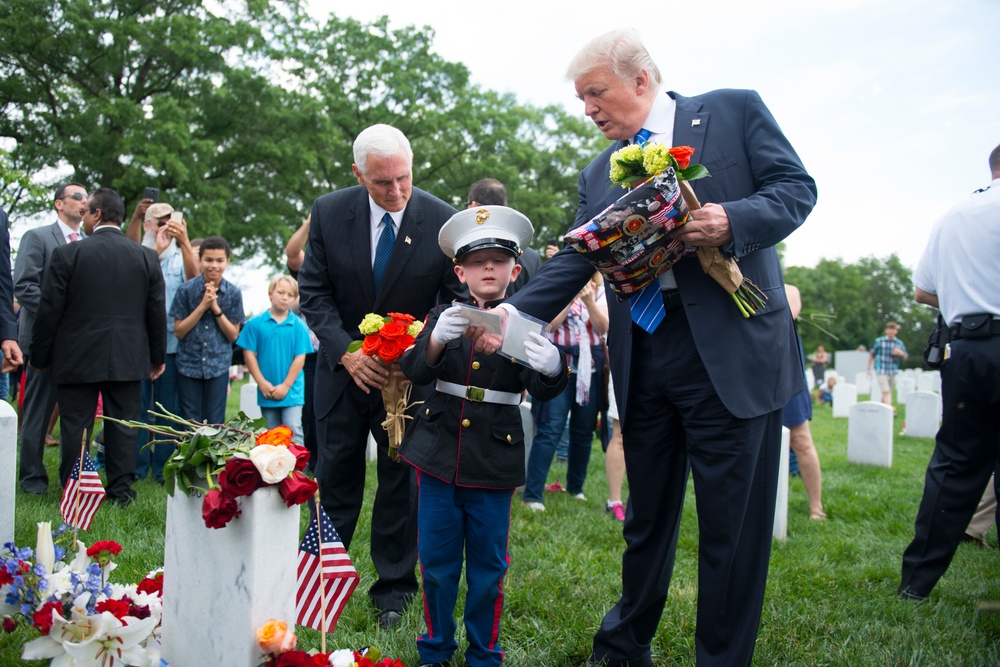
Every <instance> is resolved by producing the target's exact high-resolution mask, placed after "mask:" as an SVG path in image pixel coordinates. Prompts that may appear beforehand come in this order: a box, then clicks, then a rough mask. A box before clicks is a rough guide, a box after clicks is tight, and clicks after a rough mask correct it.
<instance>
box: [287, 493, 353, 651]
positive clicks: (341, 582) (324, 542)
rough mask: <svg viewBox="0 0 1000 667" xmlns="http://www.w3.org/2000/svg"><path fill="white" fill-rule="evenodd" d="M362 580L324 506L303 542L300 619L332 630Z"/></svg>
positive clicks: (297, 599) (297, 605)
mask: <svg viewBox="0 0 1000 667" xmlns="http://www.w3.org/2000/svg"><path fill="white" fill-rule="evenodd" d="M358 580H359V577H358V572H357V570H355V569H354V565H353V564H352V563H351V559H350V558H349V557H348V556H347V550H346V549H345V548H344V543H343V542H341V541H340V535H338V534H337V530H336V528H334V527H333V523H332V522H331V521H330V517H328V516H327V515H326V512H325V511H323V507H322V506H320V507H319V508H318V510H317V512H316V513H315V514H314V515H313V518H312V520H311V521H310V522H309V528H307V529H306V534H305V537H303V538H302V543H301V544H300V545H299V565H298V577H297V584H298V585H297V590H296V592H295V614H296V623H298V624H299V625H305V626H307V627H310V628H312V629H314V630H318V631H320V632H324V633H325V632H332V631H333V629H334V628H335V627H336V626H337V620H338V619H339V618H340V613H341V612H342V611H343V610H344V607H345V606H346V605H347V601H348V600H349V599H350V598H351V594H352V593H354V589H355V588H356V587H357V585H358ZM324 619H325V622H324ZM324 626H325V627H324Z"/></svg>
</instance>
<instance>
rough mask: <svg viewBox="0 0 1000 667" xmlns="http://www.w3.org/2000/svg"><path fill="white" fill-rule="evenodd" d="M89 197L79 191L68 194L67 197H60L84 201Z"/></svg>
mask: <svg viewBox="0 0 1000 667" xmlns="http://www.w3.org/2000/svg"><path fill="white" fill-rule="evenodd" d="M86 198H87V195H85V194H81V193H79V192H74V193H73V194H71V195H66V196H65V197H60V199H75V200H77V201H83V200H84V199H86Z"/></svg>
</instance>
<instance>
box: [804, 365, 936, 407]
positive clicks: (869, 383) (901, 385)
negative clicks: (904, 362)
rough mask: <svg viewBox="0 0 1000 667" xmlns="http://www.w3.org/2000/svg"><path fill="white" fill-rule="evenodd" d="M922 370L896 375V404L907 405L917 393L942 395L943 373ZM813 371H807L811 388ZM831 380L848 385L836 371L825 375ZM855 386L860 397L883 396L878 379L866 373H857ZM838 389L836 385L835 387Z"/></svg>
mask: <svg viewBox="0 0 1000 667" xmlns="http://www.w3.org/2000/svg"><path fill="white" fill-rule="evenodd" d="M919 371H920V369H916V370H914V369H912V368H911V369H907V370H905V371H900V372H899V374H898V375H896V378H895V381H894V383H893V384H894V387H895V390H896V402H897V403H899V404H900V405H903V404H905V403H906V397H907V396H909V395H910V394H911V393H913V392H915V391H933V392H935V393H938V394H940V393H941V371H925V372H919ZM812 377H813V374H812V369H811V368H810V369H807V370H806V381H807V382H808V383H809V384H808V386H809V387H813V386H815V384H814V383H813V380H812ZM830 378H836V380H837V384H838V385H842V384H845V383H847V378H845V377H844V376H843V375H839V374H838V373H837V371H836V370H828V371H826V373H825V374H824V377H823V382H824V383H826V381H827V380H829V379H830ZM853 384H854V386H855V387H856V388H857V394H858V396H876V397H878V396H881V395H882V390H881V389H880V388H879V386H878V377H877V376H875V375H874V374H869V373H867V372H865V371H861V372H858V373H855V375H854V383H853ZM835 387H836V385H835Z"/></svg>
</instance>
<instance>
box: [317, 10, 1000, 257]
mask: <svg viewBox="0 0 1000 667" xmlns="http://www.w3.org/2000/svg"><path fill="white" fill-rule="evenodd" d="M309 6H310V8H311V12H312V13H313V14H314V15H315V16H317V17H326V16H328V15H329V14H330V13H331V12H333V13H335V14H337V15H338V16H340V17H347V16H350V17H354V18H356V19H359V20H361V21H364V22H369V21H372V20H374V19H375V18H377V17H379V16H381V15H388V16H389V17H390V27H392V28H400V27H403V26H405V25H418V26H424V25H428V26H431V27H432V28H433V29H434V31H435V32H436V38H435V41H434V49H435V51H436V52H437V53H439V54H440V55H441V56H443V57H444V58H446V59H448V60H451V61H458V62H462V63H464V64H465V65H466V66H467V67H468V68H469V70H470V72H471V73H472V77H473V80H474V81H475V82H476V83H478V84H480V85H481V86H483V87H486V88H490V89H493V90H499V91H504V92H508V91H509V92H512V93H514V94H516V95H517V96H518V98H519V99H520V100H521V101H522V102H528V103H532V104H537V105H544V104H549V103H559V104H562V105H564V106H565V107H566V108H567V109H568V110H569V111H570V112H572V113H575V114H579V115H580V116H581V117H582V116H583V106H582V104H581V103H580V102H579V101H578V100H577V99H576V97H575V92H574V90H573V86H572V84H571V83H570V82H568V81H566V80H565V78H564V73H565V70H566V65H567V64H568V62H569V60H570V58H571V57H572V56H573V55H574V54H575V53H576V51H577V50H578V49H579V48H580V47H581V46H583V44H585V43H586V42H587V41H588V40H590V39H591V38H593V37H595V36H596V35H598V34H600V33H602V32H605V31H607V30H611V29H614V28H619V27H634V28H636V29H637V30H638V31H639V34H640V35H641V36H642V38H643V41H644V42H645V44H646V46H647V48H649V50H650V52H651V54H652V55H653V58H654V59H655V60H656V62H657V64H658V65H659V67H660V70H661V71H662V73H663V76H664V84H665V86H666V88H667V89H669V90H676V91H677V92H679V93H682V94H684V95H695V94H698V93H702V92H706V91H709V90H714V89H716V88H753V89H755V90H757V91H758V92H759V93H760V94H761V96H762V97H763V99H764V102H765V103H766V104H767V105H768V107H769V108H770V109H771V112H772V113H773V114H774V116H775V118H776V119H777V120H778V123H779V124H780V125H781V127H782V129H783V130H784V132H785V134H786V135H787V136H788V138H789V140H790V141H791V142H792V145H793V146H794V147H795V149H796V150H797V151H798V153H799V156H800V157H801V158H802V161H803V163H804V164H805V166H806V169H807V170H808V171H809V173H810V174H811V175H812V176H813V178H815V179H816V183H817V187H818V188H819V201H818V204H817V206H816V208H815V210H814V211H813V214H812V215H811V216H810V218H809V219H808V220H807V221H806V223H805V225H803V227H802V228H801V229H800V230H799V231H797V232H796V233H795V234H793V235H792V236H791V237H789V238H788V240H787V242H786V244H787V251H786V255H785V262H786V264H787V265H789V266H792V265H797V266H815V264H816V263H817V262H818V261H819V260H820V259H822V258H831V259H833V258H838V257H840V258H843V259H844V260H846V261H848V262H853V261H856V260H857V259H859V258H860V257H864V256H868V255H875V256H878V257H884V256H886V255H888V254H890V253H893V252H895V253H897V254H898V255H899V256H900V258H901V259H902V261H903V263H904V264H906V265H908V266H910V267H911V268H914V267H915V266H916V263H917V261H918V260H919V258H920V254H921V252H922V250H923V247H924V244H925V243H926V240H927V236H928V233H929V231H930V227H931V225H932V224H933V223H934V221H935V220H936V219H937V218H938V217H940V216H941V215H942V214H943V213H944V212H945V211H946V210H947V209H948V208H949V207H950V206H952V205H953V204H955V203H956V202H958V201H959V200H961V199H963V198H965V197H967V196H969V194H970V193H971V192H972V191H973V190H975V189H977V188H980V187H983V186H984V185H986V184H988V183H989V180H990V177H989V169H988V166H987V158H988V157H989V153H990V151H991V150H992V149H993V148H994V147H995V146H997V145H998V144H1000V2H998V1H997V0H963V1H954V2H950V1H948V0H812V1H810V2H801V1H797V2H791V1H788V0H755V1H751V2H746V1H744V0H738V1H734V0H700V1H698V2H683V3H682V2H668V3H658V4H657V6H662V7H667V8H669V11H672V12H673V16H672V17H670V19H669V22H668V21H667V16H666V14H665V13H664V14H661V15H659V17H661V18H662V20H663V22H662V23H659V24H658V25H656V26H655V27H654V26H653V25H652V24H651V23H650V21H649V19H650V18H651V17H650V16H649V15H648V13H647V14H646V15H645V17H644V15H643V13H642V12H641V10H640V7H641V6H642V4H641V3H632V4H631V5H629V6H630V7H632V8H634V10H632V11H628V12H626V11H621V10H624V8H625V7H626V5H625V4H624V3H622V4H618V3H614V2H606V1H604V2H596V1H595V0H577V1H576V2H572V3H568V2H559V3H554V2H553V3H549V2H539V1H538V0H532V1H528V0H504V1H502V2H483V3H470V2H468V1H467V0H465V1H461V2H459V1H457V0H435V1H434V2H413V0H381V1H379V2H372V3H370V4H367V5H365V4H364V3H358V2H344V1H342V0H310V3H309ZM630 16H632V17H633V18H629V17H630Z"/></svg>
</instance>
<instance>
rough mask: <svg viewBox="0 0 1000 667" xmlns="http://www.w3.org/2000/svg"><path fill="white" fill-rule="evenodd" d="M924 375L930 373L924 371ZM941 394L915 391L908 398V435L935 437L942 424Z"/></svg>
mask: <svg viewBox="0 0 1000 667" xmlns="http://www.w3.org/2000/svg"><path fill="white" fill-rule="evenodd" d="M924 375H930V374H929V373H924ZM940 417H941V394H935V393H934V392H932V391H915V392H913V393H912V394H910V395H909V397H907V399H906V435H909V436H913V437H914V438H933V437H934V436H936V435H937V432H938V427H939V426H940V425H941V419H940Z"/></svg>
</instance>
